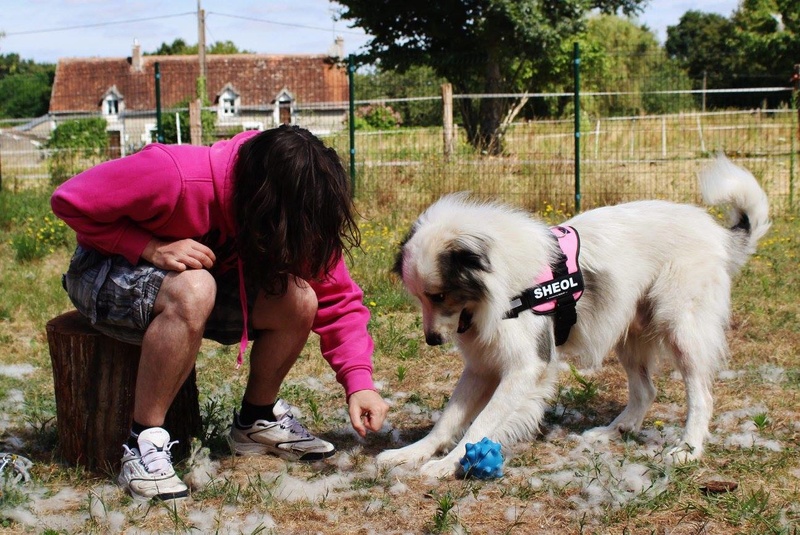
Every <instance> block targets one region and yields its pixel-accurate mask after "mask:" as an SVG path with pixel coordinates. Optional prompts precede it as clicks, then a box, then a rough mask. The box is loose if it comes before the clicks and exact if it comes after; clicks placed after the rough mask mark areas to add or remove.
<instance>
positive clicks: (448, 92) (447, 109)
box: [442, 83, 454, 160]
mask: <svg viewBox="0 0 800 535" xmlns="http://www.w3.org/2000/svg"><path fill="white" fill-rule="evenodd" d="M442 124H443V127H444V157H445V159H446V160H449V159H450V156H452V155H453V147H454V139H453V137H454V131H453V86H452V84H449V83H444V84H442Z"/></svg>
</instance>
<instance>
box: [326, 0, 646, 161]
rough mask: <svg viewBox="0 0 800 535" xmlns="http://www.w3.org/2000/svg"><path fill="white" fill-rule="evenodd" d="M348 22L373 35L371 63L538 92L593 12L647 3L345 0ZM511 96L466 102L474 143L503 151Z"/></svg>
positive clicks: (460, 88) (492, 88)
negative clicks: (566, 44) (564, 45)
mask: <svg viewBox="0 0 800 535" xmlns="http://www.w3.org/2000/svg"><path fill="white" fill-rule="evenodd" d="M337 2H338V3H339V4H341V5H342V6H344V7H343V9H342V11H341V13H340V17H341V18H342V19H344V20H347V21H351V22H352V24H353V25H354V26H359V27H361V28H363V29H364V30H365V31H366V32H367V33H369V34H370V35H372V36H373V37H372V39H371V40H370V41H369V42H368V43H367V45H366V51H365V52H364V53H363V54H360V55H359V61H361V62H363V63H369V64H376V65H380V66H381V68H383V69H386V70H398V71H399V72H405V71H406V70H407V69H409V68H410V67H412V66H422V65H426V66H429V67H431V68H432V69H433V70H434V71H435V72H436V74H437V75H438V76H440V77H442V78H445V79H447V80H449V81H450V82H451V83H452V84H453V89H454V91H455V92H456V93H488V94H503V93H518V92H522V91H535V90H538V89H540V88H542V87H545V86H546V85H547V84H548V83H549V82H551V81H552V80H553V79H554V74H556V75H557V74H558V73H554V72H553V70H552V69H551V67H552V65H553V62H554V59H555V56H556V54H555V52H556V51H559V50H560V49H561V44H562V42H563V41H564V40H567V39H572V38H573V37H574V36H575V35H576V34H577V33H578V32H580V31H581V30H582V28H583V26H584V23H585V15H586V14H587V12H588V11H589V10H591V9H593V8H596V9H599V10H600V11H603V12H609V13H612V12H617V11H622V12H623V13H625V14H633V13H636V12H638V10H639V9H640V6H641V5H643V4H644V3H645V2H646V0H559V1H548V2H541V1H538V0H444V1H439V2H431V1H430V0H408V1H406V2H393V1H390V0H337ZM551 51H552V52H551ZM520 104H521V103H520V102H517V101H511V100H508V99H503V98H483V99H479V100H471V99H458V101H457V105H458V106H459V107H460V112H461V119H462V122H463V124H464V128H465V130H466V132H467V137H468V139H469V141H470V143H471V144H472V145H473V146H474V147H476V148H477V149H479V150H481V151H486V152H488V153H495V154H496V153H499V152H501V151H502V146H501V139H502V134H503V130H504V128H505V127H506V126H507V125H508V123H509V122H510V120H511V119H513V116H514V115H515V114H516V113H517V112H518V111H519V110H520V109H521V106H520Z"/></svg>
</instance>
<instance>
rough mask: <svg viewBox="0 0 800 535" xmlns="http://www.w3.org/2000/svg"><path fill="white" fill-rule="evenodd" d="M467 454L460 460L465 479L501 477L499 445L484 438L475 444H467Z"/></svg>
mask: <svg viewBox="0 0 800 535" xmlns="http://www.w3.org/2000/svg"><path fill="white" fill-rule="evenodd" d="M466 447H467V453H466V454H465V455H464V456H463V457H462V458H461V461H460V462H461V468H463V469H464V473H465V475H466V477H474V478H476V479H494V478H498V477H502V475H503V454H502V453H500V444H498V443H497V442H493V441H491V440H489V439H488V438H486V437H484V438H483V439H482V440H481V441H480V442H478V443H477V444H475V443H470V444H467V446H466Z"/></svg>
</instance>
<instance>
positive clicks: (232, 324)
mask: <svg viewBox="0 0 800 535" xmlns="http://www.w3.org/2000/svg"><path fill="white" fill-rule="evenodd" d="M167 273H168V271H166V270H163V269H160V268H157V267H155V266H154V265H152V264H148V263H146V262H141V263H139V264H137V265H135V266H134V265H132V264H131V263H130V262H128V261H127V260H126V259H125V258H124V257H122V256H105V255H102V254H100V253H98V252H97V251H94V250H92V249H85V248H83V247H81V246H78V248H77V249H76V250H75V254H74V255H73V256H72V260H71V261H70V264H69V268H68V269H67V272H66V273H65V274H64V276H63V277H62V284H63V286H64V289H65V290H66V291H67V294H68V295H69V298H70V300H71V301H72V303H73V304H74V305H75V308H77V309H78V311H79V312H80V313H81V314H83V315H84V316H86V317H87V318H89V320H90V321H91V322H92V325H94V327H95V328H96V329H97V330H98V331H100V332H103V333H105V334H107V335H108V336H110V337H112V338H115V339H117V340H122V341H125V342H129V343H132V344H137V345H141V343H142V337H143V336H144V332H145V330H146V329H147V327H148V325H150V321H152V319H153V317H152V316H153V307H154V305H155V302H156V296H157V295H158V291H159V289H160V288H161V283H162V282H163V281H164V277H165V276H166V275H167ZM215 280H216V282H217V299H216V302H215V303H214V309H213V310H212V312H211V315H210V316H209V318H208V321H207V322H206V330H205V333H204V335H203V336H204V337H205V338H209V339H211V340H215V341H217V342H219V343H221V344H234V343H237V342H239V340H240V338H241V335H242V309H241V302H240V300H239V275H238V272H237V270H235V269H230V270H228V271H227V272H225V273H224V274H223V275H221V276H219V277H215ZM256 294H257V292H255V291H253V290H252V289H250V290H249V291H248V308H249V310H250V311H252V307H253V302H254V301H255V297H256ZM248 336H249V337H250V338H251V339H252V338H253V336H254V333H253V331H252V327H250V326H248Z"/></svg>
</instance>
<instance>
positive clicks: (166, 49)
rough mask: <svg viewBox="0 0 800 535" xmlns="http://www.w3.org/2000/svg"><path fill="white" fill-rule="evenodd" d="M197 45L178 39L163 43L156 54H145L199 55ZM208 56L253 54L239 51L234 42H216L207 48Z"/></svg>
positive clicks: (154, 54)
mask: <svg viewBox="0 0 800 535" xmlns="http://www.w3.org/2000/svg"><path fill="white" fill-rule="evenodd" d="M197 50H198V49H197V44H193V45H189V44H187V43H186V41H184V40H183V39H181V38H180V37H178V38H177V39H175V40H174V41H172V43H161V46H159V47H158V48H157V49H156V51H155V52H145V53H144V54H145V56H191V55H194V54H197ZM206 54H252V52H251V51H249V50H239V47H237V46H236V45H235V44H234V43H233V41H230V40H228V41H216V42H214V43H211V45H210V46H207V47H206Z"/></svg>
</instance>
